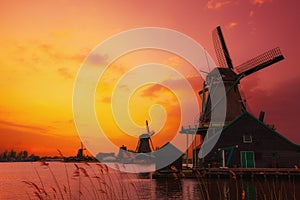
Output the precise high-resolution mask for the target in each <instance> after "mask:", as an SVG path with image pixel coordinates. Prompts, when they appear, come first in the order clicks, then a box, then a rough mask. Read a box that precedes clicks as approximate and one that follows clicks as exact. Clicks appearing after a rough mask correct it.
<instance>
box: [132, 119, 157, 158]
mask: <svg viewBox="0 0 300 200" xmlns="http://www.w3.org/2000/svg"><path fill="white" fill-rule="evenodd" d="M146 129H147V133H144V134H142V135H140V137H139V141H138V145H137V147H136V150H135V151H136V152H137V153H149V152H152V151H153V150H154V148H153V144H152V140H151V136H152V135H153V134H154V131H151V132H150V129H149V125H148V121H147V120H146Z"/></svg>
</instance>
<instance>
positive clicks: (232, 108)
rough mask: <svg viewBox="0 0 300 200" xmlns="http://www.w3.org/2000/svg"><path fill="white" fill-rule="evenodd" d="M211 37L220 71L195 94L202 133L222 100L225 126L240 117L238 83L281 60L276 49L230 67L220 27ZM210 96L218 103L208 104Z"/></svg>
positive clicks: (230, 63)
mask: <svg viewBox="0 0 300 200" xmlns="http://www.w3.org/2000/svg"><path fill="white" fill-rule="evenodd" d="M212 36H213V43H214V47H215V51H216V55H217V59H218V62H219V65H220V67H218V68H215V69H213V70H212V71H211V72H209V73H208V75H207V77H206V80H205V81H204V83H203V90H201V91H200V92H199V95H200V96H202V113H201V116H200V127H199V128H200V129H201V128H202V129H203V130H205V129H206V128H207V127H208V125H209V123H210V122H211V113H212V111H213V110H214V109H216V110H217V111H222V110H221V109H222V108H220V106H219V105H218V103H219V102H221V101H222V100H224V99H225V98H226V104H227V107H226V108H227V109H226V117H225V124H228V123H230V122H231V121H232V120H234V119H236V118H237V117H238V116H240V115H241V114H242V113H243V112H244V111H245V110H246V106H245V100H243V99H242V98H241V94H240V91H239V88H238V84H239V83H240V80H241V79H242V78H244V77H246V76H249V75H251V74H253V73H255V72H257V71H259V70H261V69H263V68H265V67H268V66H270V65H272V64H274V63H276V62H278V61H281V60H283V59H284V57H283V55H282V54H281V52H280V49H279V48H278V47H277V48H274V49H271V50H269V51H267V52H265V53H263V54H261V55H259V56H257V57H255V58H252V59H250V60H249V61H247V62H245V63H243V64H241V65H238V66H236V67H234V66H233V64H232V60H231V58H230V55H229V51H228V49H227V46H226V43H225V40H224V37H223V34H222V31H221V28H220V26H218V27H217V28H216V29H215V30H214V31H213V33H212ZM220 76H221V78H220ZM221 79H222V80H221ZM221 81H223V83H224V88H225V94H224V93H222V92H220V90H221V87H219V83H220V82H221ZM213 96H214V98H215V99H218V101H217V103H216V104H214V105H212V103H211V98H212V97H213ZM218 109H220V110H218ZM214 120H216V121H214V122H215V123H217V122H218V114H217V115H216V118H214Z"/></svg>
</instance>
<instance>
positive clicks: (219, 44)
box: [212, 26, 233, 69]
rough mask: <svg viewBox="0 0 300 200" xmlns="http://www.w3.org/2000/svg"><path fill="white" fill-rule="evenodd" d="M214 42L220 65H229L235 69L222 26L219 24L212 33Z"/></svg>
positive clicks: (228, 66)
mask: <svg viewBox="0 0 300 200" xmlns="http://www.w3.org/2000/svg"><path fill="white" fill-rule="evenodd" d="M212 36H213V43H214V47H215V51H216V55H217V59H218V62H219V65H220V67H227V68H230V69H233V65H232V61H231V58H230V55H229V52H228V49H227V46H226V43H225V40H224V37H223V34H222V31H221V27H220V26H218V27H217V28H216V29H215V30H214V31H213V33H212Z"/></svg>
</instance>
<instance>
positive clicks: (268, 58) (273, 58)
mask: <svg viewBox="0 0 300 200" xmlns="http://www.w3.org/2000/svg"><path fill="white" fill-rule="evenodd" d="M283 59H284V57H283V55H282V54H281V51H280V49H279V48H278V47H277V48H274V49H271V50H269V51H267V52H265V53H263V54H261V55H259V56H257V57H255V58H252V59H250V60H249V61H247V62H245V63H243V64H241V65H239V66H237V67H236V68H235V70H236V71H237V73H239V74H240V75H242V74H243V75H245V76H248V75H250V74H252V73H254V72H256V71H258V70H261V69H263V68H265V67H268V66H270V65H272V64H274V63H276V62H278V61H281V60H283Z"/></svg>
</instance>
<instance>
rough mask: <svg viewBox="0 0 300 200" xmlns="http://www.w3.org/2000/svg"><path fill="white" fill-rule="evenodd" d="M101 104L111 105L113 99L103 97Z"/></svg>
mask: <svg viewBox="0 0 300 200" xmlns="http://www.w3.org/2000/svg"><path fill="white" fill-rule="evenodd" d="M101 102H103V103H108V104H110V103H111V97H102V99H101Z"/></svg>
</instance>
